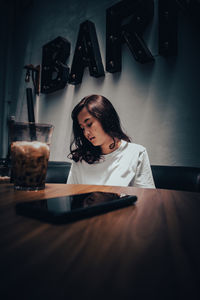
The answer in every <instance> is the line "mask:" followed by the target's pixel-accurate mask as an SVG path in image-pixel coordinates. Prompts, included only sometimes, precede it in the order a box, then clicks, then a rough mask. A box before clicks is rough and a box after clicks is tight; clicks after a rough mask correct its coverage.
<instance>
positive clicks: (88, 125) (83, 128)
mask: <svg viewBox="0 0 200 300" xmlns="http://www.w3.org/2000/svg"><path fill="white" fill-rule="evenodd" d="M91 126H92V122H91V123H88V124H86V127H87V128H90V127H91ZM81 130H82V131H83V132H84V131H85V127H81Z"/></svg>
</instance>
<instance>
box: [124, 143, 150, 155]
mask: <svg viewBox="0 0 200 300" xmlns="http://www.w3.org/2000/svg"><path fill="white" fill-rule="evenodd" d="M122 145H123V146H124V149H125V148H127V150H129V151H132V152H139V153H142V152H144V151H146V148H145V147H144V146H142V145H140V144H136V143H132V142H126V141H122Z"/></svg>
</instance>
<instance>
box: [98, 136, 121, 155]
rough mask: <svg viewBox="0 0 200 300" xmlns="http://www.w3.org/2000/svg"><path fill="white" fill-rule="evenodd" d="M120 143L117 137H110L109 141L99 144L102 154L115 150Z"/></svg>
mask: <svg viewBox="0 0 200 300" xmlns="http://www.w3.org/2000/svg"><path fill="white" fill-rule="evenodd" d="M120 145H121V140H120V139H118V138H114V139H111V141H110V142H109V143H107V144H105V145H102V146H101V151H102V154H104V155H106V154H109V153H111V152H113V151H115V150H117V149H118V148H119V147H120Z"/></svg>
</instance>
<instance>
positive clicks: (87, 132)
mask: <svg viewBox="0 0 200 300" xmlns="http://www.w3.org/2000/svg"><path fill="white" fill-rule="evenodd" d="M78 123H79V125H80V127H81V128H82V130H83V134H84V136H85V138H86V139H87V140H88V141H89V142H90V143H92V144H93V145H94V146H100V147H101V149H102V152H103V149H106V148H107V147H109V145H110V144H111V143H112V142H113V140H112V138H111V137H110V136H109V135H108V134H107V133H106V132H105V131H104V130H103V127H102V125H101V123H100V122H99V121H98V120H97V119H96V118H95V117H93V116H92V115H91V114H90V113H89V112H88V110H87V108H86V107H84V108H83V109H82V110H81V111H80V113H79V114H78Z"/></svg>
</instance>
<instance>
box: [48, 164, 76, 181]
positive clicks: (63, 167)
mask: <svg viewBox="0 0 200 300" xmlns="http://www.w3.org/2000/svg"><path fill="white" fill-rule="evenodd" d="M70 167H71V163H69V162H66V161H49V162H48V167H47V176H46V183H66V181H67V178H68V175H69V170H70Z"/></svg>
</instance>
